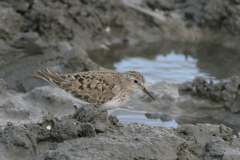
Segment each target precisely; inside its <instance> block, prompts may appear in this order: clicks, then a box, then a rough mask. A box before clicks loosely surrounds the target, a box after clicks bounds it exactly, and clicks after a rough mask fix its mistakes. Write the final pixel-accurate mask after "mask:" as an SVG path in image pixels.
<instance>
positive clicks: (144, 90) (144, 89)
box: [142, 88, 155, 100]
mask: <svg viewBox="0 0 240 160" xmlns="http://www.w3.org/2000/svg"><path fill="white" fill-rule="evenodd" d="M142 91H143V92H145V93H147V94H148V95H149V97H151V98H152V99H153V100H155V98H153V96H152V95H151V94H150V92H149V91H148V90H147V89H146V88H143V89H142Z"/></svg>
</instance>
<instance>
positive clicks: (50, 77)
mask: <svg viewBox="0 0 240 160" xmlns="http://www.w3.org/2000/svg"><path fill="white" fill-rule="evenodd" d="M31 73H32V74H33V75H34V76H36V77H39V78H42V79H44V80H45V81H47V82H50V83H53V84H55V85H56V86H58V87H60V88H62V85H61V83H62V82H63V81H64V76H61V75H59V74H57V73H54V72H52V71H51V70H49V69H47V72H46V71H42V70H39V72H38V73H34V72H31Z"/></svg>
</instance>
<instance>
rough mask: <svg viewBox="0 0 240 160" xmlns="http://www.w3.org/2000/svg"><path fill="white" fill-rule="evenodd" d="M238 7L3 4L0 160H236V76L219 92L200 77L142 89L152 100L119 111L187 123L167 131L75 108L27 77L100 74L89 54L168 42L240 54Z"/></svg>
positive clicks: (192, 2)
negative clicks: (44, 72)
mask: <svg viewBox="0 0 240 160" xmlns="http://www.w3.org/2000/svg"><path fill="white" fill-rule="evenodd" d="M239 5H240V1H239V0H231V1H226V0H210V1H209V0H208V1H207V0H206V1H205V0H184V1H182V0H146V1H129V0H123V1H119V0H112V1H107V0H102V1H94V0H89V1H84V0H81V1H79V0H52V1H50V0H21V1H19V0H9V1H6V0H0V159H4V160H5V159H6V160H8V159H29V160H30V159H45V160H50V159H56V160H58V159H62V160H64V159H73V160H74V159H134V160H140V159H169V160H176V159H179V160H182V159H209V160H210V159H224V160H229V159H240V150H239V148H240V137H239V134H238V132H239V131H240V124H239V122H240V118H239V117H240V116H239V113H240V108H239V84H240V80H239V77H238V76H233V77H230V78H229V79H223V80H222V81H221V82H219V83H218V84H212V83H210V82H207V81H206V80H205V79H204V78H203V77H196V78H195V79H194V80H193V81H192V82H186V83H183V84H170V83H167V82H157V83H154V84H151V83H148V86H147V87H148V89H149V90H151V91H152V94H153V95H154V96H155V97H156V99H157V100H156V101H151V100H150V99H149V97H147V96H146V95H144V94H142V93H139V94H136V95H134V96H133V98H132V100H131V101H130V102H129V103H128V104H127V105H125V106H123V108H128V107H129V106H130V107H131V109H134V108H138V109H139V110H143V111H145V113H146V114H145V115H146V117H147V118H154V119H161V120H162V121H170V120H173V119H174V120H175V121H176V122H177V123H178V124H183V125H180V126H178V127H175V128H165V127H156V126H155V127H153V126H148V125H143V124H138V123H132V124H121V123H119V122H118V119H117V118H116V117H114V116H112V115H111V114H110V113H107V112H105V111H102V110H100V109H99V108H98V106H97V105H95V104H92V105H88V106H84V105H82V106H79V108H78V109H77V110H75V108H74V105H73V103H72V101H71V100H70V99H68V98H66V96H65V95H64V93H62V92H61V91H60V89H58V88H56V87H54V86H45V85H47V83H46V82H44V81H42V80H41V79H38V78H36V77H33V76H32V75H30V74H29V73H30V72H31V71H37V69H45V68H49V69H51V70H53V71H55V72H59V73H70V72H79V71H88V70H105V68H102V67H101V66H99V65H98V64H96V63H94V62H93V61H92V60H91V59H90V58H89V57H88V54H87V52H86V51H89V50H94V49H102V50H109V49H111V46H112V45H113V44H121V45H135V44H138V45H142V44H145V43H149V42H157V41H165V40H172V41H180V42H183V43H185V42H187V43H196V44H197V43H199V42H205V43H209V45H211V44H218V45H224V46H228V47H235V48H237V47H239V34H240V23H239V16H240V15H239V14H240V8H239ZM136 49H137V47H136V48H135V49H134V50H135V51H136ZM123 55H124V54H123ZM123 55H121V56H123ZM121 56H120V57H121ZM96 58H98V59H101V56H99V57H96ZM40 86H41V87H40ZM179 93H180V95H179ZM128 109H129V108H128ZM189 123H190V124H189ZM199 123H204V124H199ZM209 123H211V124H209Z"/></svg>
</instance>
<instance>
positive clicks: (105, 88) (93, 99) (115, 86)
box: [31, 69, 155, 110]
mask: <svg viewBox="0 0 240 160" xmlns="http://www.w3.org/2000/svg"><path fill="white" fill-rule="evenodd" d="M31 73H32V74H33V75H35V76H37V77H40V78H42V79H44V80H46V81H48V82H50V83H53V84H55V85H56V86H58V87H60V88H62V89H64V90H65V91H66V92H67V93H69V94H71V95H72V96H73V97H75V98H78V99H80V100H83V101H85V102H88V103H97V104H99V105H100V107H101V108H102V109H104V110H109V109H114V108H118V107H120V106H122V105H123V104H125V103H126V102H127V101H128V100H129V99H130V97H131V96H132V95H133V94H134V93H136V92H138V91H143V92H145V93H146V94H148V95H149V96H150V97H151V98H152V99H153V100H155V99H154V97H153V96H152V95H151V94H150V93H149V91H148V90H147V89H146V88H145V87H144V85H145V78H144V76H143V75H142V74H141V73H139V72H137V71H127V72H117V71H88V72H79V73H72V74H67V75H61V74H58V73H54V72H52V71H51V70H49V69H47V72H46V71H42V70H39V72H38V73H34V72H31Z"/></svg>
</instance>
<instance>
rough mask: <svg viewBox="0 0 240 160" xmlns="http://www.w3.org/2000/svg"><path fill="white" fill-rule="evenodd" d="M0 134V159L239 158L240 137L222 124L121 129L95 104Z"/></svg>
mask: <svg viewBox="0 0 240 160" xmlns="http://www.w3.org/2000/svg"><path fill="white" fill-rule="evenodd" d="M0 133H1V134H0V142H1V143H0V144H1V147H0V148H1V152H2V155H1V158H3V159H9V158H14V157H15V156H16V155H18V158H22V159H32V158H36V159H59V158H63V159H160V157H161V159H177V158H179V159H212V158H223V159H229V158H232V159H238V158H240V154H239V153H240V152H239V149H238V148H239V147H240V140H239V137H237V136H235V135H233V131H232V129H231V128H228V127H226V126H224V125H212V124H197V125H195V126H194V125H182V126H179V127H176V128H164V127H151V126H148V125H144V124H138V123H133V124H121V123H117V119H116V117H112V116H109V118H107V112H106V111H102V110H101V109H99V108H98V105H94V104H91V105H87V106H83V107H80V108H78V109H77V110H76V111H75V113H74V114H73V115H69V116H64V117H62V118H61V119H58V118H56V117H54V115H53V114H47V115H46V116H44V118H43V121H42V122H41V123H30V124H24V125H15V124H12V123H11V122H9V123H8V124H7V125H5V126H2V129H1V132H0ZM50 144H52V145H50ZM53 145H54V147H53ZM219 146H221V147H219ZM5 150H7V152H5ZM10 151H12V154H10V155H9V154H8V153H9V152H10Z"/></svg>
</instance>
